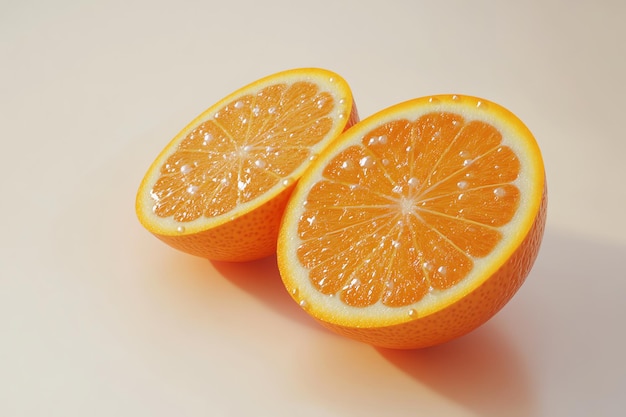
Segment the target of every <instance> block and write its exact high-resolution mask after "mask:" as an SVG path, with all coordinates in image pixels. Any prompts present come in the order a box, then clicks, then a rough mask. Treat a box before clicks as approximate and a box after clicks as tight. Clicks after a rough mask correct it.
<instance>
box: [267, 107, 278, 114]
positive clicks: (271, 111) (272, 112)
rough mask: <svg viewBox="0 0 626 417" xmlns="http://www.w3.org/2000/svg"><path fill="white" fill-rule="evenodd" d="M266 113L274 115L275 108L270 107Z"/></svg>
mask: <svg viewBox="0 0 626 417" xmlns="http://www.w3.org/2000/svg"><path fill="white" fill-rule="evenodd" d="M267 112H268V113H269V114H274V113H276V107H274V106H272V107H270V108H269V109H267Z"/></svg>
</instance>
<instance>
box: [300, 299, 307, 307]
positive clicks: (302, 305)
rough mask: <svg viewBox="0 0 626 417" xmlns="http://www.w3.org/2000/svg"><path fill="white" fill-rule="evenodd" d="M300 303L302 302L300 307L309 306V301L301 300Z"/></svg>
mask: <svg viewBox="0 0 626 417" xmlns="http://www.w3.org/2000/svg"><path fill="white" fill-rule="evenodd" d="M298 304H300V307H302V308H307V307H308V306H309V303H307V302H306V300H300V302H299V303H298Z"/></svg>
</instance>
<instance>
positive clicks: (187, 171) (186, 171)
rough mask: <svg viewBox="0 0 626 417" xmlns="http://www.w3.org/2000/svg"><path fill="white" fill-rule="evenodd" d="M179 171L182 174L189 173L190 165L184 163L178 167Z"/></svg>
mask: <svg viewBox="0 0 626 417" xmlns="http://www.w3.org/2000/svg"><path fill="white" fill-rule="evenodd" d="M180 172H181V173H182V174H189V173H190V172H191V167H190V166H189V165H187V164H185V165H183V166H182V167H180Z"/></svg>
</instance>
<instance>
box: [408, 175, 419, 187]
mask: <svg viewBox="0 0 626 417" xmlns="http://www.w3.org/2000/svg"><path fill="white" fill-rule="evenodd" d="M419 183H420V181H419V180H418V179H417V178H415V177H411V178H409V181H408V184H409V186H410V187H413V188H415V187H417V186H418V185H419Z"/></svg>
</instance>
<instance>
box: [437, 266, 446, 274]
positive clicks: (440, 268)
mask: <svg viewBox="0 0 626 417" xmlns="http://www.w3.org/2000/svg"><path fill="white" fill-rule="evenodd" d="M437 272H439V274H441V275H443V276H445V275H446V273H447V272H448V268H446V267H445V266H443V265H441V266H440V267H439V268H437Z"/></svg>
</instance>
